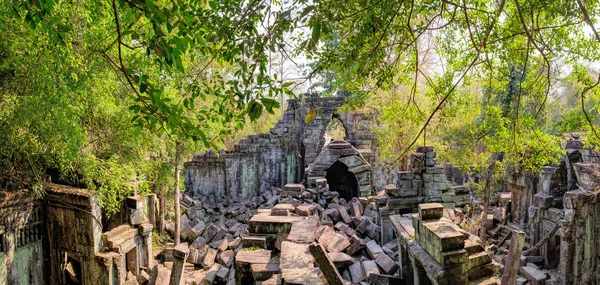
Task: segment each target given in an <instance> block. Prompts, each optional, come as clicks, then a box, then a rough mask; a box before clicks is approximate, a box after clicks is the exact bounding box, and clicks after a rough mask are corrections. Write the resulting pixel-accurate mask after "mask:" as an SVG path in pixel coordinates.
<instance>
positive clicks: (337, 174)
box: [325, 161, 358, 201]
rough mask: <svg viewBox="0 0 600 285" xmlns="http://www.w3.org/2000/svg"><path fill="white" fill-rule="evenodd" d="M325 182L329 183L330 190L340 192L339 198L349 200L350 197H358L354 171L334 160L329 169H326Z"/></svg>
mask: <svg viewBox="0 0 600 285" xmlns="http://www.w3.org/2000/svg"><path fill="white" fill-rule="evenodd" d="M325 178H326V179H327V184H329V190H330V191H337V192H338V193H340V198H344V199H346V201H350V199H352V197H358V183H357V182H356V176H354V173H352V172H350V171H348V166H346V165H345V164H343V163H341V162H339V161H336V162H334V163H333V164H332V165H331V166H330V167H329V169H327V175H325Z"/></svg>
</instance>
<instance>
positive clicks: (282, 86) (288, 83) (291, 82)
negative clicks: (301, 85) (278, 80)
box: [281, 81, 294, 88]
mask: <svg viewBox="0 0 600 285" xmlns="http://www.w3.org/2000/svg"><path fill="white" fill-rule="evenodd" d="M292 84H294V81H288V82H286V83H283V84H281V88H288V87H290V86H292Z"/></svg>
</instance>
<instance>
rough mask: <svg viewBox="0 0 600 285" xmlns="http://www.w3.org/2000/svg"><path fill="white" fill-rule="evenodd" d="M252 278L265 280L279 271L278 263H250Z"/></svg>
mask: <svg viewBox="0 0 600 285" xmlns="http://www.w3.org/2000/svg"><path fill="white" fill-rule="evenodd" d="M250 270H251V271H252V278H253V279H254V281H265V280H267V279H269V278H271V277H272V276H273V274H277V273H279V272H280V270H279V264H274V263H266V264H265V263H256V264H252V266H251V268H250Z"/></svg>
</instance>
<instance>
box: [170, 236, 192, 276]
mask: <svg viewBox="0 0 600 285" xmlns="http://www.w3.org/2000/svg"><path fill="white" fill-rule="evenodd" d="M188 254H189V249H188V246H187V244H179V245H177V246H176V247H174V248H173V257H174V258H175V260H174V262H173V269H172V270H171V278H169V284H174V285H181V284H183V283H184V281H185V277H184V267H185V260H186V259H187V256H188Z"/></svg>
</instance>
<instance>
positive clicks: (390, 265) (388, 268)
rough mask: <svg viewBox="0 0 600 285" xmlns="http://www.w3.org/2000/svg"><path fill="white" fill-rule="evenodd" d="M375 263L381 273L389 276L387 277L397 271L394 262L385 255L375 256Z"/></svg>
mask: <svg viewBox="0 0 600 285" xmlns="http://www.w3.org/2000/svg"><path fill="white" fill-rule="evenodd" d="M375 263H377V265H379V267H380V268H381V269H382V270H383V272H385V273H386V274H389V275H393V274H394V273H396V271H397V270H398V264H396V262H394V260H392V259H391V258H390V257H389V256H388V255H387V254H385V253H381V254H379V255H377V258H376V259H375Z"/></svg>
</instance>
